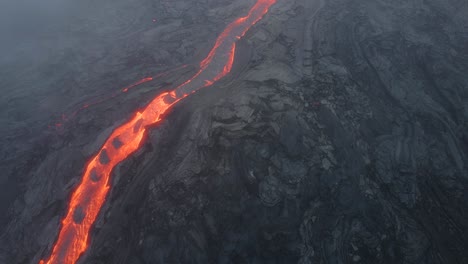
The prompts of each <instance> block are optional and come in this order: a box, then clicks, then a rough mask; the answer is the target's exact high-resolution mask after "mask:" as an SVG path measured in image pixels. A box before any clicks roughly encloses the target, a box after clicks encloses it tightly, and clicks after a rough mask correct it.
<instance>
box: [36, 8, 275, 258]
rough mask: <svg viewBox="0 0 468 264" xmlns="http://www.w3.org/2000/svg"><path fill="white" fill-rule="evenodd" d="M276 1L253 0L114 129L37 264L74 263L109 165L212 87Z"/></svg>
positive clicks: (100, 200) (102, 197) (95, 212)
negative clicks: (191, 64) (169, 85)
mask: <svg viewBox="0 0 468 264" xmlns="http://www.w3.org/2000/svg"><path fill="white" fill-rule="evenodd" d="M275 2H276V0H258V1H257V3H256V4H255V5H254V6H253V7H252V8H251V9H250V11H249V13H248V15H247V16H245V17H241V18H238V19H236V20H235V21H234V22H232V23H231V24H229V25H228V26H227V27H226V29H225V30H224V31H223V32H222V33H221V35H220V36H219V37H218V38H217V40H216V43H215V45H214V47H213V48H212V50H211V51H210V53H209V54H208V56H207V57H206V58H205V59H204V60H203V61H202V62H201V63H200V70H199V71H198V72H197V73H196V74H195V75H194V76H193V77H192V78H190V79H189V80H187V81H186V82H185V83H183V84H181V85H180V86H178V87H177V88H175V89H174V90H173V91H171V92H165V93H162V94H160V95H159V96H157V97H156V98H154V99H153V100H152V101H151V102H150V103H149V104H148V105H147V106H146V107H145V108H143V109H142V110H140V111H137V112H136V113H135V114H134V115H133V117H132V118H131V119H130V120H129V121H127V122H125V123H124V124H122V125H121V126H119V127H118V128H116V129H115V130H114V131H113V132H112V134H111V135H110V136H109V137H108V138H107V140H106V142H105V143H104V145H103V146H102V147H101V148H100V149H99V151H98V153H97V154H96V155H95V156H93V157H92V158H91V159H90V160H89V161H88V163H87V165H86V167H85V170H84V173H83V176H82V179H81V182H80V184H79V185H78V186H77V188H76V189H75V191H74V192H73V194H72V195H71V198H70V202H69V206H68V211H67V214H66V216H65V218H64V219H63V220H62V225H61V229H60V232H59V235H58V238H57V240H56V242H55V245H54V247H53V249H52V253H51V255H50V257H49V259H47V260H41V261H40V262H39V263H40V264H73V263H75V262H76V261H77V260H78V258H79V257H80V256H81V254H83V252H85V250H86V249H87V247H88V244H89V231H90V229H91V227H92V225H93V223H94V221H95V220H96V217H97V216H98V213H99V211H100V209H101V207H102V205H103V204H104V201H105V199H106V196H107V194H108V192H109V188H110V185H109V183H110V176H111V173H112V170H113V169H114V167H115V166H116V165H117V164H119V163H120V162H121V161H123V160H125V159H126V158H127V157H128V156H129V155H131V154H132V153H134V152H135V151H136V150H137V149H138V148H139V147H140V145H141V142H142V141H143V140H144V138H145V134H146V132H147V127H148V126H150V125H154V124H156V123H158V122H159V121H161V118H162V115H163V114H164V113H165V112H166V111H167V110H168V109H170V108H171V107H172V106H173V105H174V104H176V103H177V102H179V101H180V100H182V99H183V98H185V97H187V96H188V95H190V94H192V93H194V92H196V91H197V90H199V89H201V88H203V87H206V86H210V85H212V84H213V83H214V82H216V81H217V80H219V79H221V78H222V77H224V76H225V75H226V74H228V73H229V72H230V71H231V69H232V65H233V62H234V56H235V49H236V41H237V40H238V39H240V38H241V37H242V36H244V34H245V33H246V32H247V31H248V30H249V28H250V27H251V26H253V25H254V24H255V23H257V22H258V21H259V20H260V19H261V18H262V17H263V15H265V14H266V13H267V12H268V10H269V8H270V7H271V6H272V5H273V4H274V3H275Z"/></svg>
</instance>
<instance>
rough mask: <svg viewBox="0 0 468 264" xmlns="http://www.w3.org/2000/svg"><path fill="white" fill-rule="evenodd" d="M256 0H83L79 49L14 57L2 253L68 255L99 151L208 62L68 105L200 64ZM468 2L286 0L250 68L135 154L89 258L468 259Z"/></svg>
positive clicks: (244, 57)
mask: <svg viewBox="0 0 468 264" xmlns="http://www.w3.org/2000/svg"><path fill="white" fill-rule="evenodd" d="M253 2H254V1H244V0H240V1H219V0H211V1H196V2H189V1H149V0H148V1H136V0H119V1H118V2H116V1H105V2H103V4H102V6H93V7H89V6H87V5H86V4H83V5H82V6H80V7H81V8H82V9H84V10H85V11H86V12H85V13H86V14H87V16H84V17H83V16H81V17H74V18H73V16H71V17H72V19H71V21H70V22H69V23H70V26H71V27H72V28H73V30H72V31H71V33H69V35H68V36H67V37H64V40H60V42H59V43H61V45H62V46H60V47H61V49H57V50H54V52H52V54H51V55H50V56H48V57H45V58H44V60H43V61H37V62H36V64H30V65H29V66H28V68H22V67H23V66H22V65H21V63H23V62H25V63H26V62H28V57H27V55H25V58H24V59H23V60H21V59H18V60H16V61H14V62H13V61H8V60H6V59H5V60H4V61H2V64H1V65H0V72H1V73H0V74H1V76H2V78H1V82H2V83H1V86H2V89H3V90H4V91H5V92H4V93H3V95H2V97H1V100H2V102H1V105H2V108H4V109H5V111H3V110H2V111H1V112H0V115H1V120H2V126H1V127H2V130H1V131H0V132H1V135H2V142H1V144H2V148H1V162H2V164H1V166H2V170H3V171H4V176H2V178H1V179H2V181H1V183H0V184H2V185H1V186H2V187H1V188H2V193H4V194H3V195H4V196H5V199H3V197H2V201H11V202H6V203H5V205H3V204H2V210H3V211H4V212H7V213H5V214H4V215H5V216H6V217H5V220H3V221H4V222H5V223H8V224H4V227H2V229H1V230H2V231H1V232H2V236H1V244H0V263H35V262H37V261H38V259H39V258H40V257H41V256H44V255H47V254H48V253H49V250H50V247H51V245H52V243H53V241H54V239H55V235H56V232H57V231H58V224H59V219H60V218H61V214H63V212H64V209H65V207H66V202H67V197H68V194H69V192H70V190H71V189H72V188H73V186H74V184H75V183H76V182H77V181H78V177H79V176H80V175H81V170H82V168H83V164H84V163H85V161H86V157H88V156H89V155H90V154H91V153H93V152H94V151H96V149H97V148H98V147H99V146H100V144H102V142H103V141H104V139H105V137H106V136H107V135H108V134H109V133H110V132H111V131H112V128H113V127H115V126H116V125H117V124H118V123H119V122H122V120H124V119H125V118H126V117H128V114H129V113H130V112H131V111H133V109H136V108H138V107H139V106H141V105H144V104H145V103H146V102H147V101H148V100H150V99H151V97H152V96H153V95H155V94H157V93H158V92H160V91H161V90H163V89H166V88H169V87H173V86H174V85H175V84H177V83H180V82H181V81H183V80H184V79H185V78H186V77H188V76H190V74H191V73H193V72H194V70H195V68H193V67H187V68H183V69H179V70H177V71H175V72H173V73H171V74H168V75H167V76H165V77H163V78H161V79H160V80H156V81H154V82H152V83H150V84H145V85H143V86H142V87H140V88H137V89H136V90H135V91H133V92H132V93H129V94H124V95H119V96H117V97H115V98H112V99H111V100H109V101H106V102H104V103H102V104H99V105H97V106H94V107H91V108H89V109H86V110H84V111H82V112H81V113H79V114H78V115H77V116H76V117H75V118H74V119H71V120H70V121H68V122H67V123H66V124H64V126H63V127H62V128H60V129H59V130H57V131H55V130H47V129H46V127H47V125H48V124H49V123H50V122H51V120H54V118H53V116H54V115H57V114H59V113H61V112H66V111H71V110H70V109H72V110H73V109H74V108H76V107H75V106H79V105H80V104H81V103H82V102H84V101H86V100H87V99H89V98H90V97H91V95H93V96H94V95H96V96H99V95H102V94H105V93H108V92H109V91H113V90H112V89H118V88H120V87H124V86H125V85H127V84H129V83H131V82H132V81H134V80H136V79H138V78H141V77H144V76H146V75H148V74H154V73H156V72H158V71H163V70H165V69H171V68H175V67H176V66H177V65H181V64H187V63H188V64H191V63H194V64H196V63H197V62H198V61H199V59H200V58H202V57H203V56H204V55H205V54H206V51H207V50H208V48H209V46H210V45H212V42H213V40H214V39H215V38H216V34H217V32H220V31H221V30H222V28H223V27H224V26H225V25H226V24H227V23H229V21H231V20H232V19H233V18H234V17H238V16H239V15H241V14H244V13H245V11H246V10H247V9H248V7H249V6H250V5H251V4H252V3H253ZM130 6H131V9H132V10H131V11H129V10H128V8H129V7H130ZM82 9H77V10H73V11H70V12H77V13H80V14H81V12H82V11H83V10H82ZM98 10H107V12H109V14H107V15H106V16H103V15H101V14H100V11H98ZM123 10H125V11H127V12H128V13H126V12H123ZM467 13H468V5H467V4H466V3H465V2H464V1H455V0H450V1H449V0H427V1H418V0H412V1H393V2H388V1H376V0H361V1H351V0H330V1H324V0H323V1H321V0H296V1H293V0H290V1H281V0H278V3H277V4H276V5H275V6H274V7H273V9H272V10H271V12H270V13H269V14H268V15H267V16H266V17H265V18H264V19H263V20H262V21H261V22H260V23H259V24H257V25H256V26H255V27H254V28H253V29H252V30H251V31H250V32H248V34H247V35H246V36H245V39H244V40H242V41H241V42H240V43H239V49H238V54H237V57H236V63H235V69H234V70H233V73H232V74H231V75H230V76H229V77H227V78H225V79H223V80H221V81H220V82H219V83H217V84H215V85H214V86H213V87H210V88H208V89H206V90H202V91H200V92H199V93H197V94H195V95H193V97H190V98H189V99H188V100H186V101H183V102H181V103H180V104H179V105H178V106H177V107H176V108H175V109H174V111H173V112H172V113H170V114H169V115H168V118H167V120H166V121H165V122H163V123H162V124H161V125H160V126H158V127H156V128H155V129H154V130H152V132H151V133H150V135H149V138H148V140H147V143H146V144H145V145H144V146H143V147H142V149H141V150H140V151H139V152H138V153H136V154H135V155H134V157H132V158H131V159H129V160H127V161H125V162H124V163H123V164H121V165H120V166H119V167H118V168H117V169H116V171H115V173H114V174H115V176H114V182H113V188H112V191H111V195H110V197H109V199H108V202H107V204H106V206H105V208H103V210H102V213H101V216H100V217H99V219H98V221H97V223H96V227H95V230H94V232H93V236H92V241H91V243H92V244H91V245H92V246H91V248H90V250H89V251H88V252H87V253H86V255H85V257H84V258H83V261H82V263H94V264H98V263H130V264H144V263H303V264H306V263H468V253H467V252H468V230H467V229H468V221H467V219H468V192H467V191H466V190H467V187H468V165H467V162H468V156H467V155H468V75H466V73H467V72H468V46H467V43H468V18H467V16H466V14H467ZM104 18H106V19H105V20H104ZM110 18H113V19H110ZM75 19H76V20H75ZM153 19H155V20H156V24H153V23H154V22H152V20H153ZM84 22H85V23H84ZM101 24H103V26H99V27H97V26H96V25H101ZM51 30H52V29H51ZM55 30H56V31H54V32H56V33H55V34H57V35H56V36H62V35H60V34H59V33H60V32H61V31H60V30H61V29H55ZM57 32H58V33H57ZM79 32H81V34H82V35H80V34H78V33H79ZM54 36H55V35H54ZM74 38H76V39H74ZM98 40H99V41H98ZM44 41H45V42H44V43H47V40H44ZM208 43H209V45H208ZM65 44H68V46H67V45H65ZM63 45H65V46H63ZM17 50H20V49H19V48H18V49H17ZM5 58H6V57H5ZM15 63H16V64H15ZM158 63H161V64H158ZM19 69H21V70H19ZM38 69H41V70H40V71H39V70H38ZM28 71H29V72H28ZM21 75H23V76H25V77H23V78H20V76H21ZM122 84H123V85H122ZM32 85H34V87H35V88H34V89H33V88H31V86H32ZM116 87H118V88H116ZM32 89H33V90H32ZM41 107H42V108H41ZM46 131H47V132H46ZM5 172H6V173H5ZM15 182H18V183H19V184H15ZM14 186H16V187H15V188H16V190H15V189H14V188H13V187H14ZM3 190H5V191H3ZM9 192H10V193H9ZM3 208H9V209H8V211H5V210H4V209H3Z"/></svg>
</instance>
